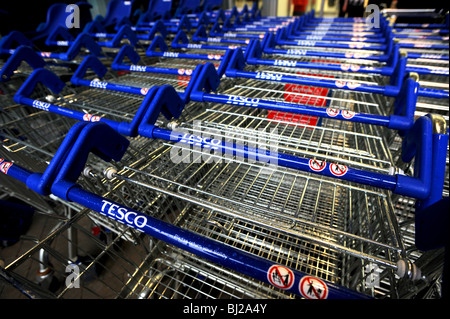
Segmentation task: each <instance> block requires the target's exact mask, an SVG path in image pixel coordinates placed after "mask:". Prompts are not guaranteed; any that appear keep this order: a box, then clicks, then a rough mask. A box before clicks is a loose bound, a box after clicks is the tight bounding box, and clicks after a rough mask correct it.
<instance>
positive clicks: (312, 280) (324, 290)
mask: <svg viewBox="0 0 450 319" xmlns="http://www.w3.org/2000/svg"><path fill="white" fill-rule="evenodd" d="M299 290H300V293H301V294H302V296H303V297H305V298H307V299H327V297H328V286H327V285H326V284H325V283H324V282H323V281H322V280H320V279H319V278H316V277H311V276H305V277H303V278H302V279H301V280H300V284H299Z"/></svg>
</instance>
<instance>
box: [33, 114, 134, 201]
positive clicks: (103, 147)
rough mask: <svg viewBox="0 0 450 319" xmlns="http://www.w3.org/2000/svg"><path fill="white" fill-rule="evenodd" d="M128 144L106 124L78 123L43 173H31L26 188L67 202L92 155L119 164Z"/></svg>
mask: <svg viewBox="0 0 450 319" xmlns="http://www.w3.org/2000/svg"><path fill="white" fill-rule="evenodd" d="M129 143H130V142H129V141H128V140H127V139H126V138H125V137H123V136H122V135H120V134H118V133H117V132H116V131H114V130H113V129H112V128H111V127H109V126H108V125H106V124H104V123H100V122H97V123H87V122H80V123H77V124H75V125H74V126H73V127H72V129H71V130H70V131H69V133H68V134H67V136H66V138H65V139H64V141H63V143H62V144H61V145H60V147H59V148H58V150H57V152H56V153H55V155H54V157H53V159H52V161H51V162H50V164H49V165H48V167H47V169H46V170H45V172H44V173H43V174H36V173H35V174H32V175H31V176H30V177H29V178H28V179H27V186H28V187H29V188H31V189H33V190H34V191H36V192H38V193H39V194H42V195H49V194H50V193H53V194H55V195H56V196H58V197H60V198H63V199H65V200H68V198H67V192H68V191H69V190H70V189H71V188H72V187H74V186H76V180H77V179H78V177H79V176H80V174H81V171H82V170H83V168H84V166H85V165H86V160H87V157H88V155H89V153H91V152H92V153H94V154H95V155H97V156H99V157H100V158H101V159H103V160H104V161H107V162H109V161H111V160H115V161H119V160H120V159H121V158H122V156H123V154H124V153H125V151H126V150H127V148H128V145H129Z"/></svg>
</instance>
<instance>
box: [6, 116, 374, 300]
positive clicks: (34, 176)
mask: <svg viewBox="0 0 450 319" xmlns="http://www.w3.org/2000/svg"><path fill="white" fill-rule="evenodd" d="M102 140H104V141H107V140H108V141H113V142H109V143H106V144H103V142H102ZM102 144H103V145H102ZM128 144H129V142H128V140H126V139H125V138H123V137H122V136H120V135H119V134H118V133H116V132H115V131H114V130H112V129H111V128H110V127H109V126H107V125H106V124H102V123H78V124H76V125H75V126H74V127H73V128H72V129H71V130H70V132H69V134H68V135H67V137H66V139H65V140H64V141H63V143H62V145H61V147H60V148H59V149H58V151H57V153H56V154H55V157H54V159H53V160H52V161H51V163H50V164H49V166H48V168H47V169H46V171H45V172H44V174H39V173H33V172H30V171H28V170H26V169H24V168H22V167H20V166H18V165H16V164H13V163H12V162H9V161H8V160H7V159H0V168H1V171H2V172H3V173H4V174H7V175H9V176H10V177H12V178H15V179H17V180H19V181H21V182H23V183H26V185H27V186H28V187H29V188H31V189H33V190H34V191H37V192H38V193H42V194H43V195H49V194H54V195H55V196H58V197H60V198H62V199H64V200H67V201H71V202H75V203H78V204H80V205H82V206H84V207H86V208H88V209H91V210H93V211H96V212H98V213H100V214H102V215H104V216H106V217H108V218H111V219H113V220H116V221H118V222H120V223H122V224H124V225H126V226H129V227H131V228H133V229H136V230H138V231H140V232H143V233H145V234H147V235H149V236H152V237H155V238H157V239H159V240H161V241H164V242H166V243H168V244H170V245H173V246H176V247H178V248H180V249H183V250H186V251H187V252H189V253H193V254H195V255H197V256H199V257H201V258H205V259H207V260H209V261H212V262H214V263H217V264H219V265H221V266H223V267H226V268H229V269H232V270H235V271H238V272H239V273H241V274H244V275H247V276H249V277H252V278H255V279H257V280H260V281H262V282H265V283H268V284H271V285H274V282H275V281H274V279H275V277H276V275H277V272H278V273H280V272H282V273H283V274H287V275H288V279H289V280H288V281H287V282H285V283H284V286H283V287H281V288H283V289H284V290H286V291H287V292H289V293H294V294H297V295H300V296H303V297H307V298H315V299H325V298H327V299H369V298H370V297H369V296H367V295H364V294H362V293H359V292H356V291H353V290H350V289H348V288H346V287H342V286H338V285H337V284H334V283H331V282H327V281H324V280H321V279H319V278H315V277H312V276H309V275H307V274H305V273H303V272H300V271H297V270H293V269H290V268H288V267H285V266H283V265H279V264H277V263H274V262H271V261H268V260H265V259H263V258H261V257H258V256H254V255H251V254H249V253H247V252H245V251H242V250H239V249H236V248H234V247H231V246H228V245H226V244H223V243H220V242H217V241H215V240H212V239H210V238H207V237H204V236H201V235H199V234H196V233H193V232H191V231H188V230H186V229H182V228H179V227H177V226H174V225H171V224H169V223H166V222H163V221H161V220H159V219H156V218H154V217H151V216H148V215H145V214H143V213H141V212H139V211H136V210H134V209H130V208H129V207H126V206H123V205H121V204H119V203H116V202H113V201H111V200H109V199H105V198H103V197H101V196H98V195H96V194H92V193H90V192H88V191H85V190H84V189H82V188H81V187H80V186H79V185H77V184H76V183H75V181H76V179H77V178H78V176H79V175H80V172H81V169H82V167H83V166H84V165H85V162H86V158H87V155H88V153H89V151H92V152H93V153H95V154H97V155H98V156H100V157H101V158H102V159H104V160H105V161H111V160H120V158H121V157H122V156H123V154H124V152H125V150H126V148H127V147H128ZM58 172H59V173H58ZM44 175H48V176H50V177H51V178H50V179H49V180H47V182H46V183H44V182H43V181H42V179H43V176H44ZM43 184H45V186H46V189H45V191H42V190H41V187H40V186H41V185H43ZM305 280H309V281H319V282H321V283H322V285H323V287H324V288H325V289H326V290H325V291H322V292H320V293H318V292H316V294H312V295H308V294H306V293H305V291H304V290H303V293H302V292H301V291H302V287H303V286H304V285H306V284H308V283H302V282H303V281H305ZM309 284H310V282H309Z"/></svg>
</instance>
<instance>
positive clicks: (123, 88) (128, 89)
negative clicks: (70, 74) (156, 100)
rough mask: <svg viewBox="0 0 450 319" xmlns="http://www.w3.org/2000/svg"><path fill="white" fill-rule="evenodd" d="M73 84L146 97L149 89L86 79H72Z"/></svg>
mask: <svg viewBox="0 0 450 319" xmlns="http://www.w3.org/2000/svg"><path fill="white" fill-rule="evenodd" d="M72 81H73V84H75V85H84V86H90V87H93V88H97V89H102V90H111V91H117V92H123V93H130V94H136V95H144V96H145V95H146V94H147V92H148V90H149V88H140V87H134V86H129V85H123V84H115V83H109V82H102V81H95V80H93V81H90V80H85V79H79V78H72Z"/></svg>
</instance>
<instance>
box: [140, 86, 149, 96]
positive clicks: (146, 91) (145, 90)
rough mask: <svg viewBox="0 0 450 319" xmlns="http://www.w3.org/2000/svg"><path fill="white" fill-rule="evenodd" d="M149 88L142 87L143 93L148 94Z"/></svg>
mask: <svg viewBox="0 0 450 319" xmlns="http://www.w3.org/2000/svg"><path fill="white" fill-rule="evenodd" d="M148 90H149V88H142V89H141V94H142V95H147V93H148Z"/></svg>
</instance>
